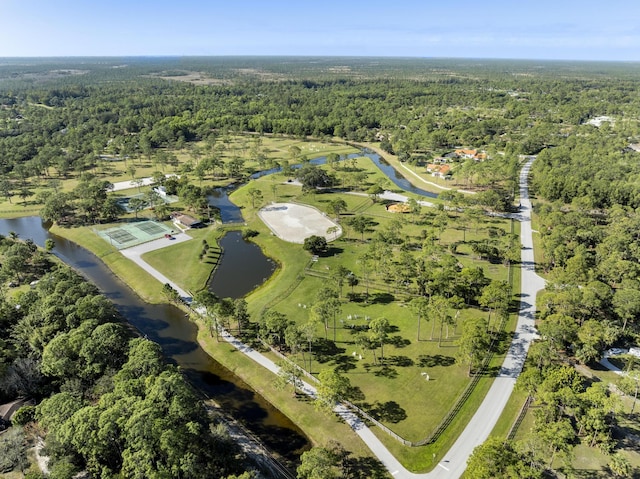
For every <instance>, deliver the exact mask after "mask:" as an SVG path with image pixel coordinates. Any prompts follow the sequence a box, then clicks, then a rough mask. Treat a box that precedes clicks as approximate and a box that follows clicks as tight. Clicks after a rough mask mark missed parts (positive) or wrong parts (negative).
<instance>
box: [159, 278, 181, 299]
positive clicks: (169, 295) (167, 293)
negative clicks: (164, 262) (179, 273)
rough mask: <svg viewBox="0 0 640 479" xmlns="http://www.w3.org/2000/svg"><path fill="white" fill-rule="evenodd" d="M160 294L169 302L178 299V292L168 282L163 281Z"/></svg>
mask: <svg viewBox="0 0 640 479" xmlns="http://www.w3.org/2000/svg"><path fill="white" fill-rule="evenodd" d="M162 294H163V296H164V297H165V298H166V299H167V301H169V302H171V303H176V302H178V301H179V300H180V293H178V291H177V290H176V289H175V288H174V287H173V286H171V285H170V284H169V283H165V284H164V286H163V287H162Z"/></svg>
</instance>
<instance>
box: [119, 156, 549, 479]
mask: <svg viewBox="0 0 640 479" xmlns="http://www.w3.org/2000/svg"><path fill="white" fill-rule="evenodd" d="M531 163H533V159H532V160H529V161H528V162H527V163H526V164H525V166H524V167H523V169H522V171H521V173H520V204H521V210H520V214H519V215H518V219H519V220H520V221H521V240H522V253H521V258H522V266H521V275H522V276H521V277H522V292H521V295H520V297H521V299H520V312H519V314H518V323H517V326H516V331H515V334H514V337H513V341H512V343H511V347H510V348H509V351H508V352H507V356H506V357H505V359H504V362H503V363H502V367H501V369H500V373H499V374H498V376H497V377H496V378H495V380H494V382H493V385H492V386H491V389H490V390H489V392H488V393H487V395H486V397H485V399H484V401H483V402H482V404H481V405H480V407H479V408H478V410H477V411H476V413H475V415H474V416H473V418H472V419H471V421H470V422H469V424H468V425H467V427H466V428H465V430H464V431H463V432H462V434H461V435H460V436H459V437H458V440H457V441H456V442H455V444H454V445H453V446H452V447H451V449H449V451H448V452H447V453H446V454H445V456H444V459H443V460H442V461H440V463H438V465H437V467H436V468H434V469H433V470H432V471H431V472H429V473H424V474H416V473H412V472H410V471H408V470H407V469H405V468H404V466H403V465H402V464H401V463H400V462H399V461H398V460H397V459H396V458H395V457H394V456H393V454H391V452H389V450H388V449H387V448H386V446H385V445H384V444H383V443H382V442H381V441H380V440H379V439H378V438H377V437H376V436H375V434H374V433H373V432H372V431H371V429H369V427H367V425H366V424H364V423H363V422H362V421H361V420H360V418H359V417H358V416H357V415H356V414H355V413H353V412H351V411H350V410H348V409H347V408H346V407H345V406H343V405H338V406H336V408H335V409H334V411H335V412H336V414H338V415H339V416H340V417H341V418H343V419H344V421H345V422H346V423H347V424H349V426H351V428H352V429H353V430H354V431H355V432H356V434H358V436H360V438H361V439H362V440H363V441H364V442H365V443H366V444H367V446H368V447H369V449H371V451H372V452H373V453H374V455H375V456H376V457H377V458H378V460H379V461H380V462H381V463H382V464H383V465H384V466H385V467H386V468H387V470H388V471H389V472H390V473H391V475H392V476H393V477H394V478H402V479H405V478H406V479H458V478H459V477H460V476H462V474H463V473H464V470H465V469H466V467H467V459H468V458H469V456H470V455H471V453H472V452H473V449H474V448H475V447H476V446H478V445H480V444H482V443H483V442H484V441H485V440H486V439H487V438H488V437H489V434H490V433H491V430H492V429H493V428H494V426H495V425H496V423H497V421H498V418H499V417H500V415H501V414H502V411H503V409H504V407H505V405H506V403H507V401H508V399H509V397H510V396H511V392H512V391H513V387H514V385H515V382H516V378H517V377H518V375H519V374H520V372H521V371H522V367H523V365H524V361H525V359H526V356H527V351H528V349H529V345H530V344H531V342H532V341H533V339H534V338H535V335H536V332H535V326H534V321H535V311H536V307H535V301H536V295H537V293H538V291H540V290H541V289H543V288H544V280H543V279H542V278H541V277H540V276H538V275H537V274H536V272H535V262H534V257H533V236H532V230H531V202H530V200H529V189H528V186H527V179H528V175H529V170H530V168H531ZM398 196H402V195H398ZM399 201H401V200H399ZM183 237H186V238H183ZM188 239H190V237H188V236H187V235H186V234H184V233H182V234H180V235H176V239H175V240H173V241H172V240H168V239H166V238H162V239H160V240H156V241H153V242H150V243H145V244H143V245H139V246H134V247H132V248H129V249H125V250H122V251H121V252H122V253H123V254H124V255H125V256H126V257H128V258H130V259H131V260H132V261H134V262H135V263H136V264H138V265H139V266H140V267H142V268H143V269H144V270H146V271H147V272H149V273H150V274H152V275H153V276H155V277H156V278H157V279H158V280H159V281H161V282H162V283H169V284H171V286H172V287H174V288H175V289H176V290H177V291H178V293H179V294H180V296H182V297H183V298H184V299H185V300H186V301H190V300H191V298H190V297H189V295H188V294H187V293H186V292H185V291H184V290H182V289H180V288H179V287H178V286H177V285H175V284H174V283H172V282H171V281H170V280H169V279H168V278H166V277H165V276H163V275H162V274H161V273H159V272H158V271H157V270H155V269H154V268H152V267H151V266H150V265H148V264H147V263H146V262H145V261H143V260H142V258H141V255H142V253H145V252H147V251H152V250H154V249H158V248H164V247H167V246H170V245H171V244H174V243H175V242H176V241H186V240H188ZM222 337H223V338H224V339H225V340H226V341H227V342H229V343H230V344H231V345H233V346H234V347H235V348H237V349H238V350H239V351H241V352H242V353H244V354H246V355H247V356H248V357H249V358H251V359H252V360H254V361H255V362H256V363H258V364H260V365H261V366H263V367H264V368H266V369H268V370H269V371H271V372H273V373H274V374H277V372H278V366H276V364H275V363H274V362H273V361H271V360H270V359H268V358H266V357H265V356H263V355H262V354H261V353H260V352H258V351H256V350H255V349H253V348H251V347H250V346H247V345H246V344H244V343H242V342H241V341H240V340H239V339H237V338H235V337H234V336H232V335H231V334H230V333H229V332H227V331H223V332H222ZM302 390H303V392H305V393H306V394H308V395H309V396H311V397H315V395H316V389H315V388H314V387H313V386H311V385H309V384H307V383H303V387H302Z"/></svg>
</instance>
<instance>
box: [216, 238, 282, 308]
mask: <svg viewBox="0 0 640 479" xmlns="http://www.w3.org/2000/svg"><path fill="white" fill-rule="evenodd" d="M220 247H221V248H222V260H221V261H220V264H219V265H218V267H217V268H216V270H215V272H214V274H213V277H212V278H211V280H210V281H209V284H208V287H209V290H210V291H211V292H212V293H215V294H216V295H217V296H218V297H219V298H241V297H243V296H244V295H246V294H248V293H250V292H251V291H253V290H254V289H256V288H257V287H258V286H260V285H261V284H262V283H264V282H265V281H266V280H267V279H269V278H270V277H271V275H272V274H273V272H274V271H275V270H276V264H275V263H274V261H273V260H271V259H269V258H267V257H266V256H265V255H264V254H263V253H262V250H261V249H260V248H259V247H258V246H257V245H256V244H255V243H251V242H250V241H246V240H244V239H243V238H242V233H241V232H240V231H229V232H228V233H227V234H225V235H224V236H223V238H222V239H221V240H220Z"/></svg>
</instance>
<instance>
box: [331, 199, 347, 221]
mask: <svg viewBox="0 0 640 479" xmlns="http://www.w3.org/2000/svg"><path fill="white" fill-rule="evenodd" d="M327 210H328V212H329V214H330V215H333V216H336V217H339V216H340V214H341V213H342V212H344V211H346V210H347V203H346V201H344V200H343V199H342V198H335V199H333V200H331V201H330V202H329V205H328V207H327Z"/></svg>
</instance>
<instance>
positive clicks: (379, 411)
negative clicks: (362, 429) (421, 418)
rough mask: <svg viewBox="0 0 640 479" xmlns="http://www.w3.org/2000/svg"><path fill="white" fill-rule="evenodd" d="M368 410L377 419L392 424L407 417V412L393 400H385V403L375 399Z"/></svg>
mask: <svg viewBox="0 0 640 479" xmlns="http://www.w3.org/2000/svg"><path fill="white" fill-rule="evenodd" d="M369 412H370V414H371V415H372V416H373V417H374V418H376V419H377V420H378V421H387V422H391V423H394V424H396V423H399V422H400V421H404V420H405V419H407V412H406V411H405V410H404V409H402V408H401V407H400V405H399V404H398V403H397V402H395V401H387V402H385V403H380V402H378V401H376V402H375V403H374V405H373V407H372V408H371V409H370V411H369Z"/></svg>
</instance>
